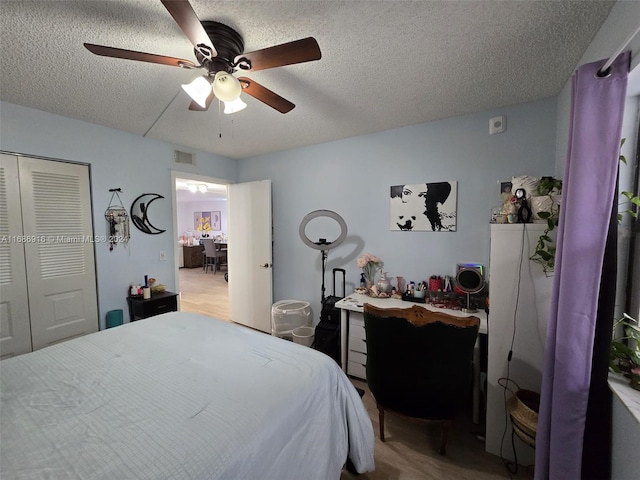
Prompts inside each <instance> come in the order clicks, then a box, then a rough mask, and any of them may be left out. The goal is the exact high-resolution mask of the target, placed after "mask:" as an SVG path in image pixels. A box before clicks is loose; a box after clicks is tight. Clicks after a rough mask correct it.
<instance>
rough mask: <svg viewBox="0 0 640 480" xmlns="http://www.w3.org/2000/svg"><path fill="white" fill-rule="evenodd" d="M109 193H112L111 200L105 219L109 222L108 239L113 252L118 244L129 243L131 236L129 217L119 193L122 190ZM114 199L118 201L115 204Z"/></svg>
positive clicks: (111, 190) (116, 189)
mask: <svg viewBox="0 0 640 480" xmlns="http://www.w3.org/2000/svg"><path fill="white" fill-rule="evenodd" d="M109 191H110V192H111V200H109V206H108V207H107V209H106V210H105V212H104V218H105V219H106V220H107V237H108V239H109V251H111V250H113V249H114V248H115V247H116V245H118V243H124V244H125V245H126V244H127V243H129V238H130V237H131V235H130V233H129V215H128V214H127V209H126V208H124V205H123V204H122V200H120V195H119V194H118V192H122V189H120V188H110V189H109ZM114 197H115V198H116V199H117V201H116V202H115V203H114Z"/></svg>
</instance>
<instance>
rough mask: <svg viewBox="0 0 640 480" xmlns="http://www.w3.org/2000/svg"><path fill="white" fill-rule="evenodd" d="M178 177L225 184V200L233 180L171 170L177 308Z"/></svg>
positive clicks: (178, 282) (178, 276)
mask: <svg viewBox="0 0 640 480" xmlns="http://www.w3.org/2000/svg"><path fill="white" fill-rule="evenodd" d="M178 178H184V179H186V180H193V181H195V182H205V183H216V184H218V185H226V186H227V200H228V199H229V189H228V186H229V185H230V184H232V183H234V182H230V181H229V180H227V179H225V178H217V177H209V176H206V175H199V174H196V173H188V172H181V171H179V170H171V208H172V210H173V215H172V216H173V232H174V237H175V238H174V239H173V243H172V245H173V249H174V251H173V254H174V255H173V257H174V258H173V272H174V278H175V285H176V292H178V310H180V307H181V305H180V300H181V298H180V295H179V293H180V275H179V273H178V272H179V270H180V265H179V260H180V259H179V256H178V255H176V250H177V249H176V242H177V241H178V240H177V238H178V237H176V235H175V234H176V233H178V201H177V198H176V197H177V194H176V180H177V179H178ZM228 215H229V212H228V209H227V222H229V216H228Z"/></svg>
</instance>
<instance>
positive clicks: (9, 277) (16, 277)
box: [0, 154, 31, 358]
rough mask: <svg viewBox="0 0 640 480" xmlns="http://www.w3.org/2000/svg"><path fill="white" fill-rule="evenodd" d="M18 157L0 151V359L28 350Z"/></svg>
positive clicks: (27, 315)
mask: <svg viewBox="0 0 640 480" xmlns="http://www.w3.org/2000/svg"><path fill="white" fill-rule="evenodd" d="M22 239H23V236H22V209H21V207H20V186H19V185H18V158H17V157H16V156H10V155H4V154H0V358H8V357H13V356H14V355H19V354H21V353H27V352H30V351H31V327H30V324H29V303H28V297H27V274H26V270H25V261H24V246H23V244H22V242H20V240H22Z"/></svg>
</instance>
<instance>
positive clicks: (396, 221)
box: [389, 182, 458, 232]
mask: <svg viewBox="0 0 640 480" xmlns="http://www.w3.org/2000/svg"><path fill="white" fill-rule="evenodd" d="M457 191H458V182H433V183H416V184H411V185H395V186H393V187H391V203H390V208H389V211H390V212H391V230H392V231H393V230H395V231H413V232H455V231H456V217H457Z"/></svg>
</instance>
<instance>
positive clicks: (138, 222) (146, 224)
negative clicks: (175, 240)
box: [130, 193, 166, 235]
mask: <svg viewBox="0 0 640 480" xmlns="http://www.w3.org/2000/svg"><path fill="white" fill-rule="evenodd" d="M159 198H164V197H163V196H162V195H160V194H157V193H143V194H142V195H140V196H139V197H138V198H136V199H135V200H134V201H133V203H132V204H131V210H130V213H131V221H132V222H133V224H134V225H135V226H136V228H137V229H138V230H140V231H141V232H143V233H147V234H149V235H158V234H160V233H162V232H166V230H163V229H161V228H158V227H155V226H154V225H153V224H152V223H151V221H150V220H149V215H148V213H149V205H151V203H152V202H154V201H155V200H157V199H159Z"/></svg>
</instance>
